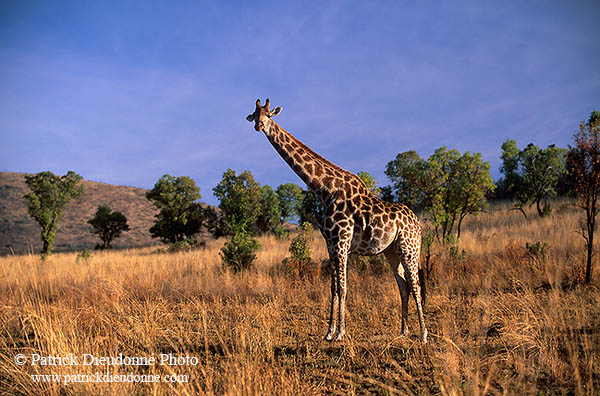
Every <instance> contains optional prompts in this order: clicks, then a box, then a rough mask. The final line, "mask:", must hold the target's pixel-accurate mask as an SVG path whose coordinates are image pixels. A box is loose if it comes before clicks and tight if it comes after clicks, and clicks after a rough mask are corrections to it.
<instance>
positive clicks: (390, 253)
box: [384, 249, 410, 335]
mask: <svg viewBox="0 0 600 396" xmlns="http://www.w3.org/2000/svg"><path fill="white" fill-rule="evenodd" d="M384 254H385V257H386V259H387V260H388V262H389V264H390V267H391V268H392V272H393V274H394V278H396V283H397V284H398V290H399V291H400V299H401V301H402V327H401V330H400V331H401V334H402V335H406V334H408V297H409V294H410V290H409V285H408V283H407V282H406V279H405V277H404V267H403V266H402V265H401V264H400V258H399V257H398V255H397V254H396V252H395V251H394V250H393V249H387V250H386V251H385V252H384Z"/></svg>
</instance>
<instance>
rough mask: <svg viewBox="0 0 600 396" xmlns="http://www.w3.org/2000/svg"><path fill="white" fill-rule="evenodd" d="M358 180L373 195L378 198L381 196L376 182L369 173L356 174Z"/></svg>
mask: <svg viewBox="0 0 600 396" xmlns="http://www.w3.org/2000/svg"><path fill="white" fill-rule="evenodd" d="M356 176H358V178H359V179H360V180H362V182H363V183H364V184H365V186H366V187H367V188H368V189H369V191H371V192H372V193H373V195H375V196H376V197H379V196H380V195H381V189H380V188H379V187H378V186H377V182H376V181H375V178H374V177H373V176H371V174H370V173H369V172H365V171H360V172H358V173H357V174H356Z"/></svg>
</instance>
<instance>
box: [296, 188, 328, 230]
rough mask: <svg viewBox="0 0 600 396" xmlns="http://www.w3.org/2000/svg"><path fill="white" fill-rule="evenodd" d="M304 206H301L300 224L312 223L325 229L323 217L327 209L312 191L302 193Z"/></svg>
mask: <svg viewBox="0 0 600 396" xmlns="http://www.w3.org/2000/svg"><path fill="white" fill-rule="evenodd" d="M302 195H303V197H302V204H301V205H300V213H299V216H298V217H299V218H300V224H303V223H310V224H312V225H313V226H314V227H317V228H319V230H320V229H321V227H323V216H324V215H325V208H324V207H323V203H322V202H321V200H320V199H319V198H318V197H317V195H316V194H315V193H314V192H313V191H312V190H303V191H302Z"/></svg>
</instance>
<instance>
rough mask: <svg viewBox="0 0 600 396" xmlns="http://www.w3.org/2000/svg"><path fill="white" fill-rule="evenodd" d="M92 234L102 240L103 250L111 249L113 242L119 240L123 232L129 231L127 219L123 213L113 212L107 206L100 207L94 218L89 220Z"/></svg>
mask: <svg viewBox="0 0 600 396" xmlns="http://www.w3.org/2000/svg"><path fill="white" fill-rule="evenodd" d="M88 224H90V225H91V226H92V233H94V234H96V235H98V236H99V237H100V239H101V240H102V246H101V248H102V249H110V244H111V242H112V241H113V240H114V239H116V238H118V237H119V236H120V235H121V233H122V232H123V231H129V225H128V224H127V218H126V217H125V216H124V215H123V213H121V212H117V211H114V212H113V211H112V210H111V208H110V207H108V206H106V205H100V206H98V209H97V210H96V214H95V215H94V217H92V218H91V219H89V220H88Z"/></svg>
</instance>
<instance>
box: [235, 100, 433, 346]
mask: <svg viewBox="0 0 600 396" xmlns="http://www.w3.org/2000/svg"><path fill="white" fill-rule="evenodd" d="M269 105H270V102H269V99H267V100H266V101H265V105H264V106H261V104H260V99H257V100H256V107H255V109H254V112H253V113H252V114H250V115H248V116H247V117H246V119H247V120H248V121H250V122H254V129H255V130H256V131H257V132H260V131H263V132H264V133H265V135H266V137H267V139H268V140H269V142H271V144H272V145H273V147H274V148H275V150H276V151H277V152H278V153H279V155H281V157H282V158H283V159H284V160H285V162H287V164H288V165H289V166H290V167H291V168H292V170H293V171H294V172H296V174H297V175H298V176H299V177H300V179H302V181H304V183H306V185H307V186H308V188H310V189H311V190H312V191H313V192H314V193H315V194H316V195H317V197H318V198H319V200H320V201H321V202H322V203H323V206H324V208H325V216H324V218H323V223H322V225H321V227H320V229H321V233H322V234H323V237H324V238H325V242H326V243H327V251H328V253H329V259H330V261H331V265H332V275H331V304H330V311H329V328H328V330H327V334H326V336H325V339H326V340H328V341H333V340H341V339H342V338H343V337H344V335H345V333H346V294H347V289H346V279H347V276H346V275H347V262H348V254H349V253H358V254H361V255H368V256H370V255H376V254H379V253H383V254H384V255H385V257H386V258H387V260H388V261H389V263H390V266H391V267H392V271H393V273H394V277H395V278H396V283H397V284H398V289H399V290H400V297H401V301H402V326H401V333H402V334H406V332H407V319H408V299H409V296H410V293H411V291H412V294H413V296H414V299H415V302H416V305H417V315H418V318H419V324H420V327H421V341H422V342H423V343H426V342H427V328H426V327H425V319H424V313H423V306H422V302H423V299H424V295H422V294H421V292H422V291H424V289H423V288H422V285H421V281H422V279H420V278H421V277H420V276H419V275H420V265H419V256H420V249H421V225H420V222H419V219H418V217H417V216H416V215H415V214H414V213H413V212H412V211H411V210H410V209H409V208H408V207H407V206H405V205H400V204H396V203H390V202H386V201H382V200H380V199H379V198H377V197H376V196H375V195H373V194H372V193H371V192H370V191H369V190H368V189H367V188H366V186H365V185H364V183H363V182H362V181H361V180H360V178H359V177H358V176H356V175H355V174H353V173H351V172H348V171H346V170H344V169H342V168H340V167H339V166H336V165H334V164H332V163H331V162H329V161H328V160H326V159H325V158H323V157H322V156H320V155H319V154H317V153H315V152H314V151H312V150H311V149H310V148H308V147H307V146H306V145H305V144H304V143H302V142H301V141H299V140H298V139H296V138H295V137H294V136H293V135H291V134H290V133H289V132H287V131H285V130H284V129H283V128H281V127H280V126H279V125H278V124H277V123H276V122H275V121H273V119H272V117H274V116H276V115H278V114H279V113H280V112H281V107H276V108H274V109H273V110H270V108H269Z"/></svg>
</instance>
